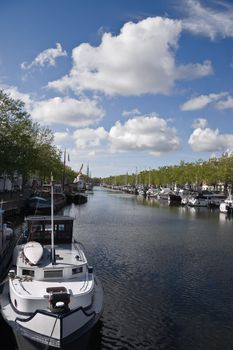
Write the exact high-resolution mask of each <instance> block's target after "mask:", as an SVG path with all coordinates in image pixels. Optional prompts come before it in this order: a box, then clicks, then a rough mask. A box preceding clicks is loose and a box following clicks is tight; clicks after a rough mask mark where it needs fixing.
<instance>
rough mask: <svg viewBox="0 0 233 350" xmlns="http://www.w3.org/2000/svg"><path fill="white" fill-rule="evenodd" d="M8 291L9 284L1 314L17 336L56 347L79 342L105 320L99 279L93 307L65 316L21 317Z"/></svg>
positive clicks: (45, 313)
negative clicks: (98, 322)
mask: <svg viewBox="0 0 233 350" xmlns="http://www.w3.org/2000/svg"><path fill="white" fill-rule="evenodd" d="M8 291H9V290H8V284H7V283H6V284H5V286H4V291H3V294H2V296H1V312H2V315H3V317H4V319H5V320H6V321H7V323H8V324H9V325H10V326H11V327H12V329H13V331H14V333H15V334H16V335H17V336H23V337H25V338H28V339H31V340H32V341H33V342H37V343H41V344H45V345H47V346H51V347H55V348H61V347H64V346H65V345H67V344H70V343H73V342H76V341H77V340H78V339H79V338H80V337H82V336H83V335H84V334H85V333H87V332H89V331H90V330H91V329H92V328H93V327H94V325H95V324H96V323H97V321H98V320H99V318H100V317H101V314H102V310H103V288H102V285H101V283H100V281H99V279H98V278H95V292H94V296H93V303H92V304H91V306H89V307H87V308H82V307H79V308H76V309H74V310H71V311H69V312H65V313H57V314H55V313H51V312H49V311H47V310H36V311H35V312H34V313H32V314H30V315H29V314H28V315H25V314H20V313H18V312H17V310H16V309H15V308H14V307H13V306H12V304H11V303H10V300H9V297H8ZM17 336H16V338H17Z"/></svg>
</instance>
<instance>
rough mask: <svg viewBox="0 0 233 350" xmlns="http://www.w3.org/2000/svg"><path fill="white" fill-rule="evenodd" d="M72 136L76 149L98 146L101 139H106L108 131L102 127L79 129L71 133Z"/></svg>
mask: <svg viewBox="0 0 233 350" xmlns="http://www.w3.org/2000/svg"><path fill="white" fill-rule="evenodd" d="M73 138H74V140H75V143H76V146H77V149H90V148H95V147H97V146H99V145H100V144H101V141H103V140H105V139H107V138H108V132H107V131H106V130H105V129H104V128H103V127H99V128H97V129H91V128H85V129H79V130H76V131H75V132H74V133H73ZM89 153H90V152H89ZM91 153H93V151H91Z"/></svg>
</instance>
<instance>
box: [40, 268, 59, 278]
mask: <svg viewBox="0 0 233 350" xmlns="http://www.w3.org/2000/svg"><path fill="white" fill-rule="evenodd" d="M62 276H63V271H62V270H48V271H45V272H44V278H51V277H62Z"/></svg>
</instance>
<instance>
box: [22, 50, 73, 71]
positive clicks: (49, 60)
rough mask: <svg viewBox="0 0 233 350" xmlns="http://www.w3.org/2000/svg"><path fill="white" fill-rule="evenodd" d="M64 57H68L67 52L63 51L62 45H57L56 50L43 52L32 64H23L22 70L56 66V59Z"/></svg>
mask: <svg viewBox="0 0 233 350" xmlns="http://www.w3.org/2000/svg"><path fill="white" fill-rule="evenodd" d="M62 56H67V52H66V51H65V50H64V51H63V50H62V46H61V44H59V43H57V44H56V48H55V49H54V48H51V49H46V50H44V51H42V52H41V53H39V55H37V56H36V58H35V59H34V60H33V61H32V62H31V63H27V62H23V63H22V64H21V68H22V69H24V70H26V69H31V68H33V67H36V66H39V67H44V66H48V67H49V66H55V64H56V59H57V58H58V57H62Z"/></svg>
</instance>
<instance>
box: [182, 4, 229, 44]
mask: <svg viewBox="0 0 233 350" xmlns="http://www.w3.org/2000/svg"><path fill="white" fill-rule="evenodd" d="M184 3H185V7H184V8H185V11H186V14H187V17H186V18H184V19H183V20H182V27H183V29H185V30H188V31H190V32H192V33H194V34H197V35H204V36H207V37H209V38H210V39H211V40H214V39H216V38H217V37H220V38H226V37H233V6H232V5H229V4H226V3H225V2H224V1H221V2H220V1H218V3H217V2H216V4H217V6H218V7H219V8H218V9H212V8H210V7H204V6H202V4H201V2H200V1H197V0H185V1H184ZM220 8H221V11H220Z"/></svg>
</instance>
